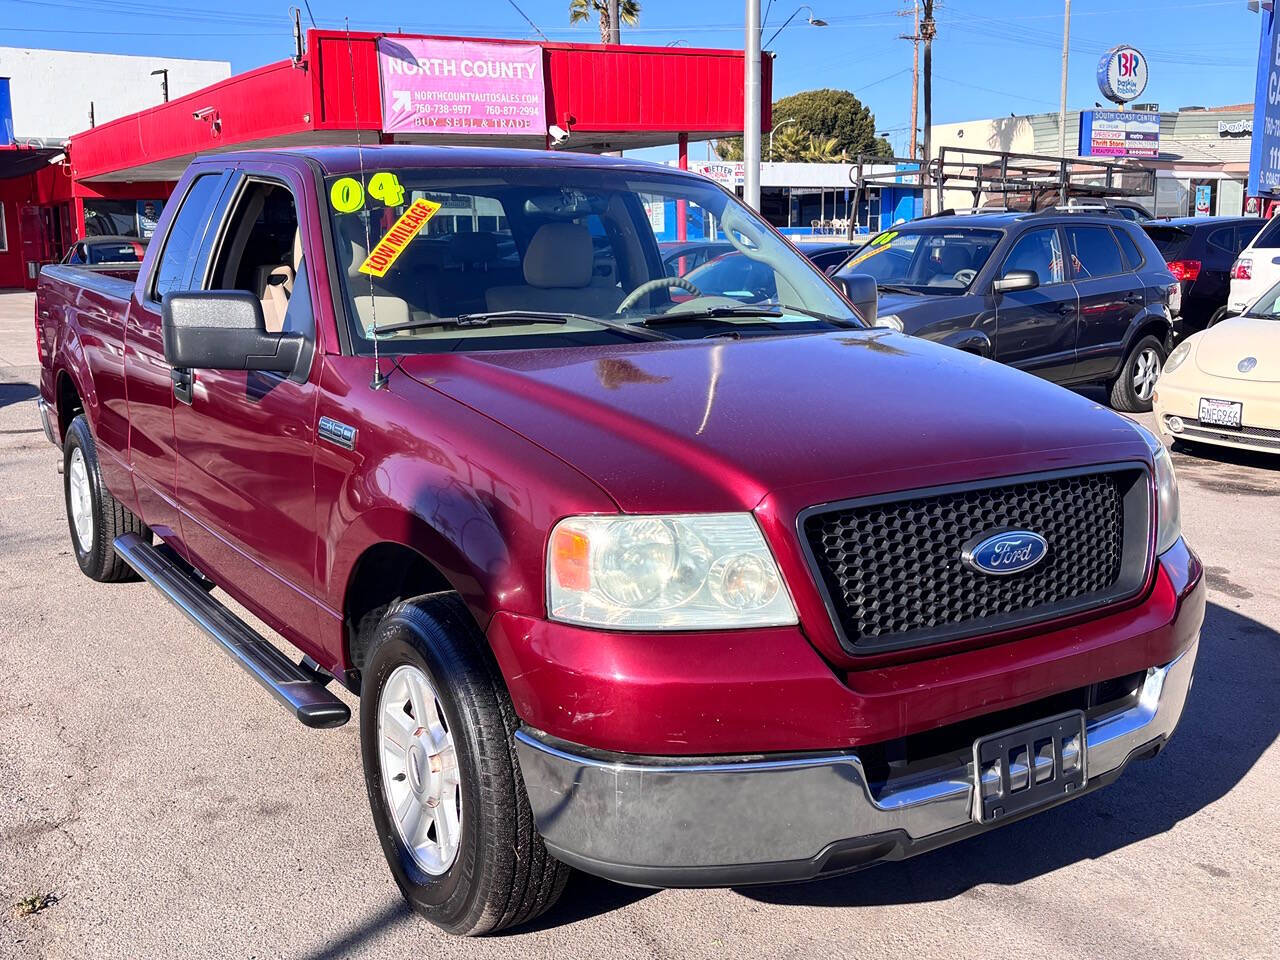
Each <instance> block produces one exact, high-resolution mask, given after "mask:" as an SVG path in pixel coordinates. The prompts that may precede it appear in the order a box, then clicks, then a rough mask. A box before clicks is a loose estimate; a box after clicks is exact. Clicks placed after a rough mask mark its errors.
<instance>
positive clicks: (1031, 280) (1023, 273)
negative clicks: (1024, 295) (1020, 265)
mask: <svg viewBox="0 0 1280 960" xmlns="http://www.w3.org/2000/svg"><path fill="white" fill-rule="evenodd" d="M1038 286H1040V275H1039V274H1038V273H1036V272H1035V271H1034V270H1010V271H1009V272H1008V273H1006V274H1005V275H1004V276H1003V277H999V278H997V279H995V280H992V281H991V292H992V293H1013V292H1015V291H1017V290H1034V289H1035V288H1036V287H1038Z"/></svg>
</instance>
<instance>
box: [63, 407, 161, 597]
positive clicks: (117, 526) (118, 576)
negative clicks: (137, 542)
mask: <svg viewBox="0 0 1280 960" xmlns="http://www.w3.org/2000/svg"><path fill="white" fill-rule="evenodd" d="M62 452H63V463H62V487H63V494H64V495H65V497H66V502H67V525H68V526H69V527H70V530H71V547H72V549H73V550H74V551H75V555H76V562H77V563H78V564H80V570H81V571H82V572H83V573H84V575H85V576H86V577H90V578H91V579H93V580H97V581H99V582H102V583H118V582H120V581H123V580H136V579H137V574H135V573H134V572H133V569H132V568H131V567H130V566H129V565H128V564H127V563H125V562H124V561H123V560H121V559H120V557H119V556H118V555H117V554H116V551H115V548H114V547H113V546H112V544H113V542H114V541H115V539H116V537H118V536H120V535H121V534H123V533H136V534H138V535H139V536H140V537H142V538H143V539H145V540H147V541H150V539H151V531H150V530H149V529H148V528H147V526H146V525H145V524H144V523H143V522H142V521H141V520H139V519H138V518H137V517H136V516H134V515H133V513H132V512H130V511H129V510H128V509H127V508H126V507H124V506H122V505H121V504H120V502H119V501H118V500H116V498H115V497H113V496H112V495H111V492H110V491H109V490H108V489H107V488H106V485H105V484H103V482H102V474H101V473H99V471H98V451H97V447H96V446H95V444H94V440H93V434H92V433H91V432H90V430H89V424H88V423H87V422H86V421H85V418H84V414H80V415H78V416H77V417H76V418H75V419H73V420H72V421H71V425H70V426H69V427H68V428H67V439H66V443H65V445H64V446H63V451H62Z"/></svg>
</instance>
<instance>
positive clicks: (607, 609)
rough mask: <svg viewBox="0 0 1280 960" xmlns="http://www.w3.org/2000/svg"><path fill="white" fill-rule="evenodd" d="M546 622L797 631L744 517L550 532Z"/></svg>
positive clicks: (786, 597)
mask: <svg viewBox="0 0 1280 960" xmlns="http://www.w3.org/2000/svg"><path fill="white" fill-rule="evenodd" d="M547 612H548V614H549V615H550V617H551V619H553V620H560V621H563V622H565V623H580V624H585V625H588V626H594V627H607V628H612V629H622V630H708V629H716V628H730V627H766V626H781V625H784V624H793V623H795V622H796V611H795V607H794V606H793V605H792V603H791V596H790V594H788V593H787V588H786V585H785V584H784V583H783V582H782V574H781V573H780V572H779V571H778V564H777V563H776V562H775V561H774V559H773V555H772V554H771V553H770V552H769V547H768V545H767V544H766V543H765V542H764V536H763V535H762V534H761V533H760V527H759V526H758V525H757V524H756V521H755V518H754V517H752V516H751V514H749V513H709V514H682V515H676V516H631V517H625V516H590V517H569V518H567V519H564V520H561V521H560V522H559V523H558V524H556V526H555V529H554V530H552V531H551V540H550V543H549V545H548V549H547Z"/></svg>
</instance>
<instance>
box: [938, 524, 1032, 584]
mask: <svg viewBox="0 0 1280 960" xmlns="http://www.w3.org/2000/svg"><path fill="white" fill-rule="evenodd" d="M1048 553H1049V543H1048V541H1047V540H1045V538H1044V537H1042V536H1040V534H1038V533H1032V532H1031V531H1030V530H1002V531H1001V532H999V533H982V534H979V535H978V536H976V537H974V538H973V539H972V540H970V541H969V542H968V543H966V544H965V545H964V548H963V552H962V553H961V555H960V559H961V560H962V561H963V563H964V565H965V566H967V567H969V568H970V569H971V570H977V571H978V572H979V573H986V574H990V575H991V576H993V577H1007V576H1009V575H1010V574H1014V573H1022V572H1023V571H1025V570H1030V569H1031V568H1032V567H1034V566H1035V565H1036V564H1038V563H1039V562H1040V561H1041V560H1043V559H1044V558H1045V557H1046V556H1047V555H1048Z"/></svg>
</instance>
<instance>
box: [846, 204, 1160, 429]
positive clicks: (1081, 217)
mask: <svg viewBox="0 0 1280 960" xmlns="http://www.w3.org/2000/svg"><path fill="white" fill-rule="evenodd" d="M858 274H864V275H869V276H871V277H873V278H874V279H875V281H876V284H877V286H878V288H879V290H880V293H881V298H880V307H879V310H880V317H879V319H878V321H877V323H878V324H879V325H881V326H885V327H891V328H893V329H895V330H900V331H903V332H905V333H910V334H913V335H915V336H920V337H925V338H927V339H930V340H936V341H938V342H940V343H945V344H948V345H949V346H953V347H957V348H959V349H961V350H965V351H968V352H970V353H976V354H979V355H980V356H984V357H990V358H992V359H994V360H998V361H1000V362H1001V363H1007V364H1009V365H1011V366H1014V367H1017V368H1019V369H1020V370H1026V371H1028V372H1030V373H1034V374H1036V375H1037V376H1040V377H1044V378H1045V379H1047V380H1052V381H1053V382H1054V383H1059V384H1064V385H1069V386H1079V385H1084V384H1091V383H1101V384H1104V385H1105V386H1106V387H1107V389H1108V392H1109V395H1110V400H1111V405H1112V406H1113V407H1115V408H1116V409H1117V410H1127V411H1140V410H1150V409H1151V392H1152V390H1153V389H1154V387H1155V382H1156V377H1157V376H1158V375H1159V373H1160V366H1161V364H1163V363H1164V358H1165V357H1166V356H1167V353H1168V349H1169V342H1170V335H1171V329H1172V321H1173V316H1174V315H1175V314H1176V313H1177V310H1178V299H1179V297H1180V296H1181V292H1182V291H1181V287H1180V286H1179V285H1178V283H1177V281H1176V280H1174V277H1173V275H1172V274H1171V273H1170V272H1169V270H1168V268H1167V267H1166V265H1165V262H1164V258H1163V257H1161V256H1160V254H1159V251H1157V250H1156V248H1155V246H1154V245H1153V244H1152V242H1151V240H1150V239H1149V238H1148V237H1147V235H1146V234H1145V233H1143V232H1142V230H1141V229H1140V228H1139V227H1137V226H1136V225H1134V224H1132V223H1129V222H1128V221H1126V220H1124V219H1123V218H1120V217H1117V216H1114V215H1111V214H1107V213H1095V212H1093V211H1080V212H1070V211H1066V210H1057V209H1055V210H1047V211H1044V212H1042V213H1034V214H1033V213H993V214H982V213H978V214H969V215H942V216H936V217H928V218H924V219H921V220H915V221H912V222H911V223H908V224H904V225H903V226H901V227H895V228H894V229H892V230H888V231H885V232H884V233H881V234H880V235H879V236H878V237H876V238H875V239H874V240H872V241H870V242H869V243H868V244H866V245H865V246H864V247H862V248H861V249H860V250H859V251H858V252H857V253H855V254H854V255H853V256H852V257H851V258H850V259H849V260H848V261H847V262H846V263H845V264H844V266H842V267H841V268H840V269H839V270H838V271H837V274H836V275H837V276H838V277H842V278H846V279H847V278H850V277H852V276H855V275H858Z"/></svg>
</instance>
